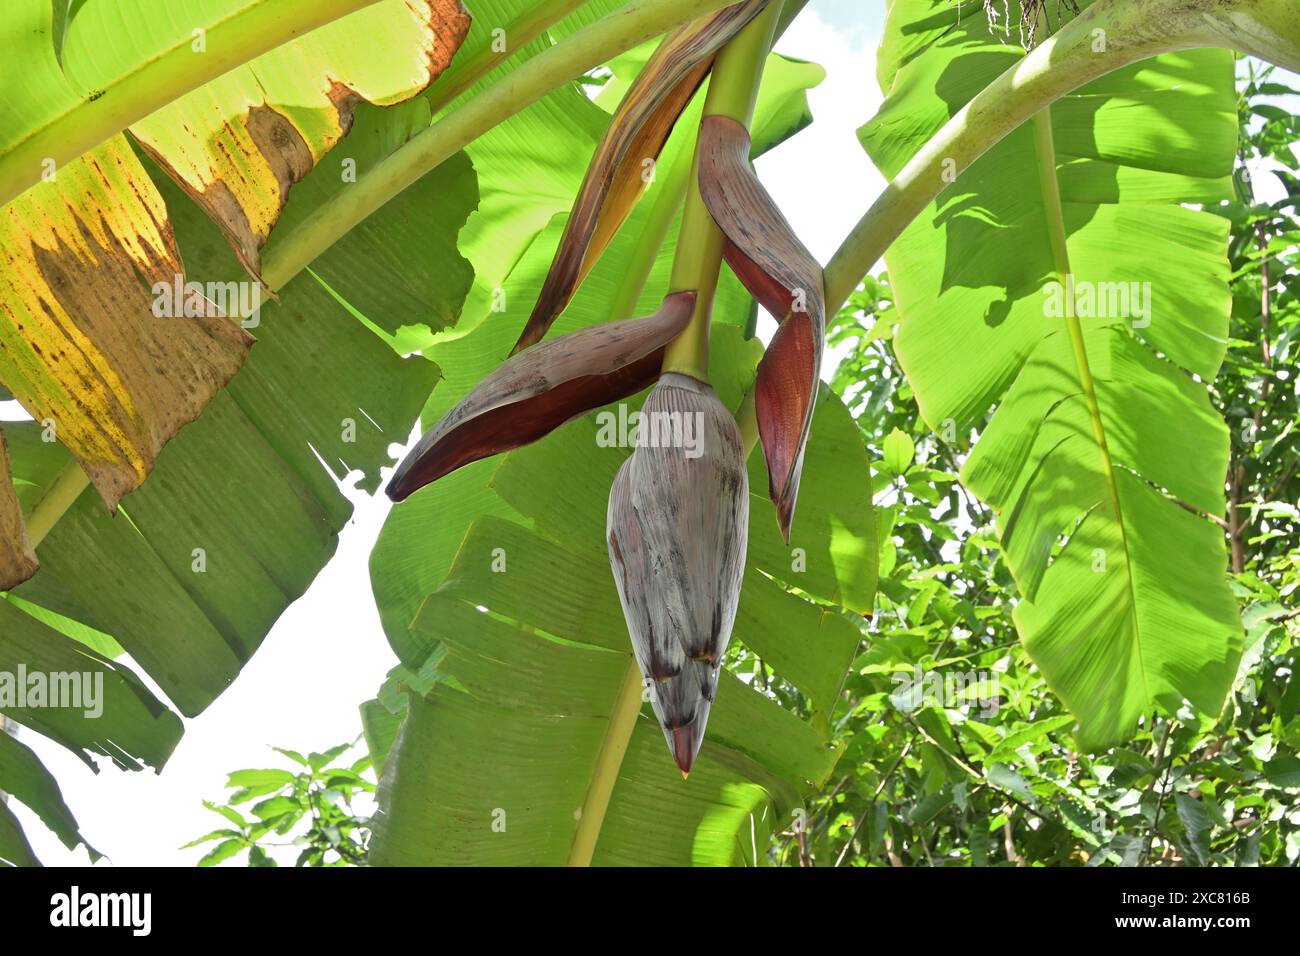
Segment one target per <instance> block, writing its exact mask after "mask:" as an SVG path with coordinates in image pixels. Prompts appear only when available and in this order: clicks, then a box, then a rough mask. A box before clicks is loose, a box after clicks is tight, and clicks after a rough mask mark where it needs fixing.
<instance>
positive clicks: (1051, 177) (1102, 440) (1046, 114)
mask: <svg viewBox="0 0 1300 956" xmlns="http://www.w3.org/2000/svg"><path fill="white" fill-rule="evenodd" d="M1031 126H1032V129H1033V133H1034V146H1035V148H1036V150H1037V152H1038V183H1039V188H1040V189H1041V190H1042V193H1043V208H1044V210H1045V212H1046V214H1047V224H1048V229H1049V232H1050V234H1049V240H1050V242H1051V246H1052V263H1053V266H1054V267H1055V269H1056V272H1057V278H1058V280H1059V281H1060V283H1061V288H1062V289H1064V290H1065V327H1066V331H1067V332H1068V333H1069V336H1070V346H1071V349H1072V350H1073V352H1074V365H1075V369H1076V371H1077V372H1078V373H1079V386H1080V389H1081V390H1082V392H1083V400H1084V404H1085V405H1086V406H1087V409H1088V418H1089V419H1090V420H1091V424H1092V435H1093V439H1094V440H1095V441H1096V442H1097V451H1098V454H1099V455H1100V456H1101V469H1102V473H1103V474H1104V475H1105V478H1106V490H1107V493H1108V494H1109V496H1110V502H1111V508H1112V509H1113V511H1114V514H1115V524H1116V525H1117V526H1118V528H1119V541H1120V549H1121V550H1122V551H1123V553H1124V573H1125V575H1126V576H1127V579H1128V590H1129V593H1130V595H1133V600H1130V602H1129V607H1130V610H1131V609H1133V608H1136V607H1137V600H1136V595H1134V583H1133V565H1132V559H1131V557H1130V552H1129V545H1128V529H1127V528H1126V526H1125V524H1124V508H1123V505H1122V503H1121V501H1120V497H1119V485H1118V483H1117V482H1116V481H1115V465H1114V462H1113V460H1112V458H1111V455H1110V444H1109V442H1107V440H1106V426H1105V423H1104V422H1103V421H1102V418H1101V404H1100V402H1099V401H1098V400H1097V383H1096V381H1095V380H1094V379H1093V377H1092V366H1091V364H1090V363H1089V361H1088V346H1087V343H1086V342H1085V341H1084V338H1083V324H1082V323H1081V322H1080V321H1079V315H1078V312H1077V310H1076V309H1075V302H1074V283H1073V280H1072V279H1071V271H1072V270H1071V268H1070V252H1069V247H1068V244H1067V242H1066V233H1065V212H1064V209H1063V207H1062V205H1061V185H1060V182H1059V180H1058V179H1057V163H1056V143H1055V141H1054V139H1053V137H1052V111H1051V108H1050V107H1048V108H1047V109H1045V110H1043V111H1042V112H1040V113H1037V114H1035V116H1034V118H1033V120H1031ZM1134 613H1135V612H1134ZM1133 624H1134V628H1135V630H1136V629H1137V621H1136V620H1135V621H1134V622H1133ZM1135 646H1136V648H1137V657H1138V673H1140V674H1143V675H1144V678H1143V679H1144V680H1145V674H1146V671H1145V669H1144V668H1143V667H1142V646H1141V642H1140V641H1138V642H1135Z"/></svg>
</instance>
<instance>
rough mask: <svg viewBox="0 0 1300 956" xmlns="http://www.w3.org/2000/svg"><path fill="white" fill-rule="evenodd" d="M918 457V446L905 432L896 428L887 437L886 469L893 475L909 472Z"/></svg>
mask: <svg viewBox="0 0 1300 956" xmlns="http://www.w3.org/2000/svg"><path fill="white" fill-rule="evenodd" d="M915 455H916V445H915V444H914V443H913V442H912V439H911V438H910V437H909V436H908V435H907V434H906V433H904V432H902V431H900V430H899V429H897V428H895V429H894V430H893V431H892V432H890V433H889V434H888V435H886V436H885V468H886V469H887V470H888V471H889V473H890V474H891V475H901V474H903V473H904V472H906V471H907V469H908V468H909V467H910V466H911V464H912V459H913V458H914V457H915Z"/></svg>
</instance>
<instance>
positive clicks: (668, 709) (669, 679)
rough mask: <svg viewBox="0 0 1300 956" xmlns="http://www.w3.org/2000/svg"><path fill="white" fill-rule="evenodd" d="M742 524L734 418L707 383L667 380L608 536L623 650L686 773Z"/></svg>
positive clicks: (707, 694)
mask: <svg viewBox="0 0 1300 956" xmlns="http://www.w3.org/2000/svg"><path fill="white" fill-rule="evenodd" d="M748 528H749V480H748V477H747V476H746V473H745V453H744V451H743V445H742V442H741V437H740V430H739V429H738V428H737V427H736V421H735V419H734V418H733V417H732V415H731V412H729V411H728V410H727V408H726V406H724V405H723V404H722V402H721V401H719V400H718V396H717V395H715V394H714V392H713V389H712V388H710V387H709V386H708V385H705V384H704V383H702V382H699V381H696V380H695V379H693V378H690V377H689V376H686V375H679V374H673V373H670V374H666V375H664V376H663V377H662V378H661V379H660V380H659V383H658V384H657V385H656V386H655V388H654V391H652V392H651V393H650V397H649V398H648V399H647V400H646V403H645V406H644V407H643V409H642V412H641V424H640V427H639V431H638V437H637V445H636V449H635V450H634V451H633V452H632V455H631V456H630V457H629V458H628V460H627V461H625V462H624V463H623V466H622V468H620V469H619V472H618V475H617V476H616V477H615V479H614V485H613V487H612V488H611V489H610V495H609V512H608V518H607V521H606V537H607V540H608V543H609V562H610V567H611V568H612V570H613V572H614V580H615V582H616V583H617V585H618V595H619V599H620V600H621V601H622V603H623V616H624V618H625V619H626V620H627V626H628V632H629V633H630V634H631V637H632V649H633V652H634V653H635V655H636V660H637V664H638V665H639V667H640V668H641V674H642V676H643V677H644V678H645V680H646V683H647V684H648V685H649V687H650V703H651V706H652V707H653V708H654V712H655V715H656V716H657V717H658V718H659V725H660V726H661V727H662V728H663V732H664V736H665V738H667V740H668V747H669V749H670V750H671V751H672V754H673V759H674V760H676V762H677V766H678V767H679V768H681V771H682V775H683V776H685V775H686V774H688V773H689V772H690V770H691V767H692V766H694V764H695V758H696V756H697V755H698V754H699V752H700V746H701V744H702V743H703V741H704V727H705V724H706V723H707V721H708V719H709V708H710V706H711V705H712V703H713V697H714V694H715V693H716V692H717V687H718V669H719V667H720V665H721V663H722V655H723V652H724V651H726V649H727V642H728V641H729V640H730V638H731V628H732V625H733V624H734V623H735V620H736V605H737V603H738V602H739V600H740V584H741V580H742V578H743V577H744V573H745V544H746V538H747V535H748Z"/></svg>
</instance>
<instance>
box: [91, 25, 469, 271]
mask: <svg viewBox="0 0 1300 956" xmlns="http://www.w3.org/2000/svg"><path fill="white" fill-rule="evenodd" d="M106 16H108V14H107V11H101V17H106ZM101 17H90V16H88V15H87V13H86V11H82V12H80V13H78V15H77V16H76V17H74V19H73V21H72V24H71V25H70V27H69V31H68V35H67V40H66V41H65V60H66V62H68V63H69V64H70V68H69V72H70V75H71V76H72V78H73V79H74V81H76V82H77V83H78V84H79V85H80V86H83V87H86V86H91V87H93V86H95V85H96V84H98V83H100V82H102V71H101V69H100V68H99V66H98V64H97V63H96V61H95V60H94V58H92V57H91V56H89V55H86V54H87V52H88V51H87V49H86V48H87V46H88V45H90V44H98V43H100V42H102V41H101V40H100V39H98V31H100V30H101V29H102V23H101V22H100V19H101ZM469 19H470V18H469V15H468V14H467V13H466V12H465V8H464V5H463V4H462V3H461V2H460V0H415V2H410V3H407V2H404V0H403V2H398V0H385V2H381V3H375V4H373V5H371V6H368V7H367V8H365V9H363V10H359V11H357V12H356V13H354V14H352V15H350V16H347V17H344V18H343V19H341V20H338V21H336V22H334V23H331V24H328V25H326V26H323V27H321V28H319V29H317V30H314V31H312V32H311V33H310V34H308V35H307V36H304V37H302V38H300V39H297V40H294V41H292V42H290V43H286V44H285V45H283V46H281V47H279V48H277V49H275V50H272V51H270V52H269V53H265V54H263V55H262V56H260V57H258V58H257V59H255V60H253V61H251V62H250V63H248V64H246V65H245V66H242V67H240V68H239V69H237V70H232V71H231V72H229V73H227V74H225V75H224V76H222V77H219V78H218V79H216V80H213V81H212V82H211V83H208V84H206V85H205V86H203V87H202V88H200V89H198V90H195V91H194V92H193V93H189V94H187V95H185V96H182V97H181V98H179V99H177V100H175V101H173V102H171V103H168V104H167V105H166V106H164V107H163V108H162V109H159V110H158V111H156V112H154V113H153V114H151V115H150V116H148V117H146V118H145V119H143V120H141V121H140V122H138V123H135V124H133V125H132V126H131V133H132V135H133V136H134V137H135V138H136V139H137V140H138V141H139V142H140V144H141V145H142V146H144V148H145V149H146V150H148V151H149V153H150V155H152V156H153V157H154V159H155V160H157V162H158V164H159V165H160V166H161V167H162V168H163V169H165V170H166V171H167V172H168V173H169V174H170V175H171V176H172V177H173V178H174V179H175V180H176V181H177V183H179V184H180V185H181V187H182V188H184V189H185V191H186V192H187V193H189V195H190V196H191V197H193V198H194V199H195V201H197V202H198V203H199V205H200V206H202V207H203V209H204V210H205V211H206V212H207V213H208V215H209V216H211V217H212V218H213V219H214V220H215V221H216V222H217V223H218V224H219V225H220V226H221V228H222V229H223V231H224V232H225V233H226V235H227V237H228V238H229V239H230V241H231V244H232V245H233V246H234V248H235V251H236V252H237V253H238V254H239V257H240V259H241V260H242V261H243V262H244V264H245V265H246V266H247V267H248V269H249V271H250V272H252V273H253V274H254V275H258V274H260V271H261V255H260V254H261V248H262V246H263V245H264V244H265V243H266V240H267V236H268V235H269V234H270V231H271V227H272V226H273V225H274V224H275V222H276V220H277V219H278V218H279V215H280V210H281V209H282V208H283V206H284V204H285V202H286V200H287V197H288V193H289V190H290V188H291V187H292V185H293V184H294V183H296V182H297V181H298V180H300V179H302V178H303V176H305V175H306V174H307V173H308V172H309V171H310V170H311V169H312V168H314V167H315V166H316V165H317V164H318V163H319V162H320V161H321V159H322V158H323V157H324V155H325V153H327V152H328V151H329V150H330V149H331V148H333V147H334V146H335V145H336V144H337V143H338V142H339V141H340V140H341V139H342V138H343V137H344V136H346V135H347V134H348V132H349V130H350V129H351V127H352V122H353V114H354V111H355V110H356V107H357V106H358V104H359V103H361V102H367V103H373V104H376V105H379V106H389V105H392V104H395V103H398V102H401V101H402V100H405V99H408V98H410V97H412V96H414V95H415V94H417V93H419V92H420V91H421V90H423V89H424V88H425V87H426V86H427V85H428V84H429V83H430V82H431V81H432V80H434V79H436V78H437V77H438V75H439V74H440V73H441V72H442V71H443V70H444V69H445V68H446V66H447V64H448V63H449V62H450V61H451V58H452V56H453V55H455V53H456V51H457V49H458V48H459V46H460V43H461V41H462V40H463V39H464V36H465V33H466V31H467V30H468V28H469ZM71 64H76V68H75V69H74V68H72V67H71ZM349 158H351V159H352V161H353V165H352V166H350V167H346V166H345V167H342V168H340V169H336V170H333V171H332V173H333V175H335V176H337V177H338V178H339V180H340V182H343V183H347V182H349V181H351V182H355V180H356V174H357V167H356V165H355V164H356V163H357V162H358V159H359V157H349ZM349 174H350V175H349Z"/></svg>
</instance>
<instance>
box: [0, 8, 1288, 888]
mask: <svg viewBox="0 0 1300 956" xmlns="http://www.w3.org/2000/svg"><path fill="white" fill-rule="evenodd" d="M882 10H883V4H880V3H864V2H863V0H812V2H811V3H810V4H809V7H808V9H807V10H806V11H805V12H804V14H803V15H802V16H800V18H799V19H798V20H797V21H796V22H795V24H794V25H793V26H792V27H791V29H790V31H789V32H788V33H787V34H786V36H785V37H784V38H783V40H782V41H781V43H780V44H779V46H778V50H780V51H781V52H783V53H786V54H789V55H791V56H796V57H799V58H802V59H806V60H812V61H815V62H817V63H820V64H822V65H823V66H825V67H826V69H827V71H828V74H829V76H828V78H827V80H826V81H825V82H824V83H823V84H822V85H821V86H820V87H818V88H817V89H815V90H813V91H812V93H811V96H810V99H811V103H812V109H813V113H814V116H815V117H816V123H815V124H814V125H813V126H812V127H811V128H809V129H808V130H805V131H804V132H803V133H801V134H799V135H798V136H797V137H795V138H794V139H793V140H791V141H790V142H788V143H786V144H785V145H784V146H782V147H781V148H779V149H778V150H776V151H775V152H774V153H773V154H770V155H769V156H767V157H764V158H763V159H762V160H761V161H760V162H759V173H760V174H761V176H762V178H763V180H764V182H765V183H766V184H767V185H768V187H769V189H770V190H771V191H772V193H773V195H774V197H775V198H776V200H777V202H778V203H779V204H780V206H781V208H782V209H783V211H784V212H785V214H786V215H787V217H788V218H789V219H790V221H791V223H792V224H793V226H794V227H795V229H796V231H797V232H798V234H799V235H800V237H801V238H802V239H803V240H804V242H805V243H806V244H807V245H808V246H809V248H810V249H811V250H812V252H813V253H814V254H815V255H816V256H817V257H818V258H819V259H821V260H822V261H823V262H824V261H825V260H826V259H827V258H829V257H830V255H831V253H833V252H834V251H835V249H836V248H837V247H838V245H839V243H840V241H841V239H842V238H843V237H844V235H845V234H846V233H847V232H848V231H849V229H850V228H851V227H852V226H853V224H854V223H855V222H856V221H857V218H858V217H859V216H860V215H861V213H862V212H863V211H864V210H865V209H866V208H867V206H868V205H869V204H870V202H871V201H872V200H873V199H874V198H875V197H876V195H877V194H878V193H879V191H880V190H881V189H882V188H883V185H884V183H883V181H882V180H881V178H880V176H879V175H878V174H877V173H876V171H875V169H874V168H873V167H872V165H871V163H870V162H869V161H868V159H867V157H866V154H865V153H864V152H863V151H862V149H861V147H860V146H859V145H858V142H857V138H856V135H855V132H856V130H857V128H858V127H859V126H861V125H862V124H863V123H864V122H865V121H866V120H867V119H868V118H869V117H870V116H871V115H872V114H873V113H874V112H875V110H876V108H877V106H878V105H879V102H880V94H879V93H878V91H877V88H876V83H875V78H874V70H875V46H876V44H877V42H878V38H879V33H880V19H881V16H882ZM810 172H811V173H813V174H812V175H810ZM1261 179H1271V177H1261ZM826 364H827V368H828V369H833V368H834V367H835V364H836V362H835V356H829V357H828V360H827V363H826ZM6 406H9V407H6ZM15 412H17V413H18V414H15ZM17 417H22V416H21V410H20V409H16V408H15V407H14V403H0V419H5V418H9V419H13V418H17ZM349 497H351V499H352V500H353V502H354V504H355V506H356V513H355V515H354V517H353V520H352V522H351V523H350V524H349V525H348V527H346V528H345V529H344V531H343V534H342V536H341V541H340V544H339V550H338V553H337V554H336V555H335V558H334V560H333V561H332V562H331V563H330V565H329V566H328V567H327V568H325V570H324V571H322V572H321V574H320V576H319V577H318V578H317V579H316V582H315V583H314V584H313V586H312V588H311V589H310V590H309V591H308V592H307V594H306V595H305V596H304V597H303V598H302V599H301V600H299V601H298V602H297V604H295V605H294V606H293V607H291V608H290V609H289V610H288V611H287V612H286V613H285V615H284V616H283V617H282V618H281V619H280V621H279V622H278V623H277V624H276V626H275V628H274V629H273V630H272V631H271V633H270V635H269V636H268V637H267V639H266V641H265V643H264V644H263V645H262V648H261V649H260V650H259V651H258V653H257V654H256V655H254V657H253V659H252V660H251V661H250V662H249V664H248V665H247V666H246V667H245V668H244V670H243V673H242V674H241V676H240V677H239V679H238V680H237V681H236V682H235V683H234V685H233V686H232V687H231V688H230V689H229V690H228V691H227V692H226V693H225V694H224V695H223V696H222V697H220V698H219V699H218V700H217V701H216V703H214V704H213V705H212V706H211V707H210V708H209V709H208V710H207V711H206V712H205V713H203V714H202V715H201V716H199V717H198V718H196V719H194V720H189V721H186V733H185V736H184V737H183V738H182V740H181V742H180V745H179V746H178V747H177V749H176V752H175V754H174V755H173V757H172V759H171V761H170V762H169V763H168V764H167V766H166V768H165V769H164V770H163V772H162V773H161V775H154V774H151V773H148V772H144V773H123V772H119V771H117V770H115V769H113V768H112V767H111V766H110V765H105V768H104V769H103V770H102V771H101V772H100V773H99V774H98V775H97V776H96V775H95V774H93V773H91V772H90V771H89V770H88V769H87V768H86V767H85V765H84V764H82V763H81V762H80V761H79V760H77V759H76V758H75V757H73V756H72V755H71V754H69V753H68V752H67V751H65V750H63V749H62V748H61V747H59V746H57V745H54V744H51V743H49V742H47V741H44V740H42V739H40V738H37V737H36V736H35V735H34V734H32V733H30V732H27V731H22V732H21V738H22V739H23V740H24V742H26V743H27V744H28V745H29V746H32V747H33V748H34V749H35V750H36V751H37V753H38V754H39V755H40V757H41V758H42V760H44V761H45V764H46V766H47V767H49V768H50V770H51V771H52V772H53V773H54V775H55V776H56V778H57V779H58V781H59V783H60V784H61V786H62V788H63V794H64V798H65V800H66V801H67V803H68V805H69V806H70V807H71V809H72V811H73V813H74V814H75V815H76V817H77V819H78V821H79V822H80V824H81V827H82V832H83V833H84V834H86V835H87V837H88V838H89V839H90V840H91V841H92V842H93V843H94V844H95V846H96V847H97V848H98V849H99V850H100V851H101V852H104V853H106V854H107V855H108V857H109V858H110V860H111V862H112V863H113V864H116V865H129V866H169V865H170V866H176V865H183V866H189V865H193V863H195V862H196V861H197V860H198V859H199V858H200V856H201V855H202V853H203V850H201V849H194V850H186V851H180V850H179V849H178V848H179V847H180V846H181V845H182V844H184V843H186V842H188V841H189V840H191V839H193V838H195V837H197V836H199V835H201V834H203V833H206V832H207V831H209V830H212V829H216V828H217V827H218V826H221V825H223V823H222V821H221V819H220V818H218V817H217V816H216V815H215V814H212V813H210V812H209V811H207V810H205V809H204V808H203V806H202V803H201V801H202V800H204V799H209V800H217V801H221V800H222V798H223V797H224V796H225V793H226V791H225V790H224V789H223V784H224V783H225V776H226V774H227V773H228V772H229V771H232V770H238V769H243V768H246V767H262V766H284V767H286V768H288V766H289V765H288V764H287V763H285V762H284V761H283V760H282V759H281V758H279V756H278V755H277V754H274V753H273V752H272V751H271V750H270V747H271V746H272V745H278V746H282V747H287V748H290V749H294V750H298V751H302V752H306V751H308V750H324V749H326V748H328V747H330V746H332V745H334V744H337V743H341V742H343V741H346V740H351V739H353V738H354V737H356V736H357V735H358V734H359V733H360V718H359V717H358V714H357V709H356V708H357V705H358V704H359V703H360V702H361V701H363V700H366V699H368V698H370V697H373V696H374V694H375V691H376V690H377V688H378V687H379V685H380V683H381V682H382V681H383V679H384V676H385V674H386V673H387V672H388V670H389V668H391V667H392V666H393V665H394V664H395V663H396V661H395V659H394V658H393V655H392V652H391V651H390V650H389V648H388V644H387V642H386V640H385V638H384V634H383V631H382V630H381V628H380V625H379V618H378V616H377V614H376V612H375V609H374V605H373V598H372V596H371V592H370V583H369V573H368V570H367V559H368V556H369V553H370V548H371V546H372V545H373V543H374V540H375V537H376V535H377V534H378V533H379V529H380V527H381V526H382V524H383V521H384V516H385V515H386V514H387V511H388V507H389V503H388V500H387V499H386V498H384V497H382V495H381V496H380V497H378V498H369V497H366V496H364V495H360V494H357V493H355V492H349ZM127 663H128V664H131V666H132V667H133V668H134V669H135V670H136V672H137V673H139V674H141V676H142V677H144V678H145V680H146V681H147V680H148V678H147V676H146V675H144V674H143V672H142V671H141V670H140V669H139V668H138V667H136V666H135V665H134V664H133V663H131V662H130V661H129V660H127ZM154 690H155V693H158V694H159V696H160V697H161V696H162V694H161V692H160V691H158V690H157V688H156V687H155V688H154ZM14 810H15V812H16V813H17V815H18V816H19V818H20V819H21V820H22V822H23V824H24V827H25V829H26V831H27V834H28V836H29V838H30V839H31V841H32V845H33V848H34V849H35V850H36V853H37V855H38V856H39V857H40V858H41V859H42V860H43V861H44V862H45V863H46V864H47V865H60V864H64V865H67V864H81V865H84V864H85V863H86V862H87V857H86V854H85V852H84V851H83V850H78V851H75V852H70V851H68V850H66V849H65V848H64V847H63V846H62V844H60V843H59V842H58V841H57V840H56V839H55V838H54V836H53V835H52V834H50V833H49V831H47V830H46V829H45V827H44V826H43V825H42V824H41V823H40V822H39V821H38V820H36V819H35V817H34V816H33V815H32V814H31V813H30V812H28V811H27V810H26V809H25V808H24V807H22V806H21V805H17V806H15V807H14ZM295 855H296V852H294V851H286V852H285V853H281V854H277V856H278V857H279V858H280V860H281V862H282V863H283V862H291V861H292V859H293V857H294V856H295ZM101 865H107V864H106V863H101Z"/></svg>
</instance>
